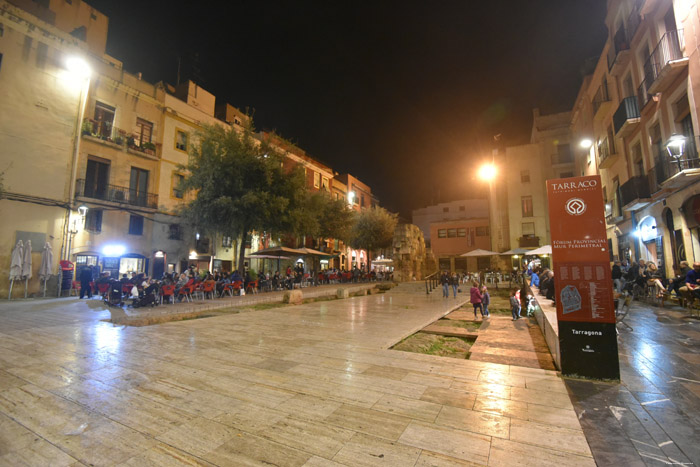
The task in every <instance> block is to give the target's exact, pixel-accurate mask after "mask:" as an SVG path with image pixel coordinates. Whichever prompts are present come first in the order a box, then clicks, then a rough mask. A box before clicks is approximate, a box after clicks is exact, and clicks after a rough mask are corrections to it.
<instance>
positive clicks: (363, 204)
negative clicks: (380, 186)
mask: <svg viewBox="0 0 700 467" xmlns="http://www.w3.org/2000/svg"><path fill="white" fill-rule="evenodd" d="M360 203H361V204H360V206H362V207H364V206H365V194H364V193H362V194H361V195H360Z"/></svg>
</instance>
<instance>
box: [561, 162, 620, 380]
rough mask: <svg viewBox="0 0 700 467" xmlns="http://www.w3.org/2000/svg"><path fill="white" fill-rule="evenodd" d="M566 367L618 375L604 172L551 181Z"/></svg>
mask: <svg viewBox="0 0 700 467" xmlns="http://www.w3.org/2000/svg"><path fill="white" fill-rule="evenodd" d="M547 196H548V201H549V223H550V232H551V237H552V262H553V270H554V284H555V290H556V300H555V302H556V307H557V321H558V325H559V349H560V352H561V366H562V368H561V370H562V373H563V374H565V375H578V376H583V377H588V378H596V379H619V378H620V368H619V359H618V353H617V332H616V329H615V305H614V302H613V289H612V277H611V271H610V256H609V252H608V240H607V236H606V233H605V217H604V216H605V204H604V202H603V190H602V186H601V181H600V176H598V175H594V176H588V177H576V178H565V179H556V180H548V181H547Z"/></svg>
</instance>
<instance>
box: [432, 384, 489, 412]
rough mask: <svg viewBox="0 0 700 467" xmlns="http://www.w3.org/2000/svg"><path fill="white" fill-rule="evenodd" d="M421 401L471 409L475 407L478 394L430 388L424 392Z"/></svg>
mask: <svg viewBox="0 0 700 467" xmlns="http://www.w3.org/2000/svg"><path fill="white" fill-rule="evenodd" d="M421 400H423V401H427V402H434V403H436V404H441V405H450V406H452V407H460V408H463V409H471V408H472V407H473V406H474V401H475V400H476V394H472V393H468V392H464V391H456V390H454V389H447V388H439V387H438V388H436V387H429V388H428V389H426V390H425V391H424V392H423V395H422V396H421Z"/></svg>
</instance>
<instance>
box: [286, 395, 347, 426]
mask: <svg viewBox="0 0 700 467" xmlns="http://www.w3.org/2000/svg"><path fill="white" fill-rule="evenodd" d="M342 405H343V404H342V403H341V402H337V401H332V400H328V399H323V398H320V397H314V396H309V395H306V394H297V395H296V396H294V397H292V398H291V399H287V400H286V401H284V402H282V403H281V404H279V405H278V406H277V407H275V410H277V411H279V412H284V413H286V414H289V415H294V416H295V417H296V418H300V419H306V420H323V419H325V418H326V417H328V416H329V415H331V414H332V413H333V412H335V411H336V410H338V409H339V408H340V407H341V406H342Z"/></svg>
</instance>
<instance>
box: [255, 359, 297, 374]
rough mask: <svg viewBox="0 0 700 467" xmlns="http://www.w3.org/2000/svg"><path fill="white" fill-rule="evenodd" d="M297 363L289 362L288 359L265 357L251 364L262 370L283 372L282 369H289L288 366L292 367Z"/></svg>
mask: <svg viewBox="0 0 700 467" xmlns="http://www.w3.org/2000/svg"><path fill="white" fill-rule="evenodd" d="M297 365H298V363H296V362H290V361H289V360H279V359H276V358H268V359H265V360H263V361H261V362H258V363H255V364H254V365H253V366H254V367H256V368H260V369H262V370H270V371H278V372H283V371H287V370H289V369H290V368H294V367H295V366H297Z"/></svg>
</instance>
